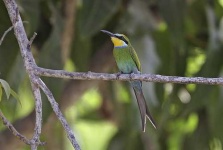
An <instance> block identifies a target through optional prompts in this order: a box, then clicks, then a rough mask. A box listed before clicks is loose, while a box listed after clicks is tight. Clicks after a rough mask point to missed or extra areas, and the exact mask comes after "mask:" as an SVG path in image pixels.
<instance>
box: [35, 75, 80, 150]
mask: <svg viewBox="0 0 223 150" xmlns="http://www.w3.org/2000/svg"><path fill="white" fill-rule="evenodd" d="M38 85H39V87H40V88H41V89H42V90H43V92H44V93H45V95H46V96H47V98H48V100H49V102H50V104H51V106H52V108H53V111H54V112H55V114H56V116H57V117H58V119H59V120H60V122H61V124H62V125H63V127H64V129H65V130H66V131H69V132H67V137H68V139H69V140H70V141H71V143H72V145H74V148H75V150H80V146H79V144H78V143H77V141H76V139H75V137H74V136H73V135H74V133H73V131H72V129H71V128H70V126H68V123H67V121H66V119H65V118H64V116H63V114H62V112H61V111H60V108H59V105H58V103H57V102H56V100H55V98H54V96H53V94H52V92H51V91H50V90H49V89H48V87H47V86H46V85H45V83H44V82H43V81H42V80H41V79H39V80H38Z"/></svg>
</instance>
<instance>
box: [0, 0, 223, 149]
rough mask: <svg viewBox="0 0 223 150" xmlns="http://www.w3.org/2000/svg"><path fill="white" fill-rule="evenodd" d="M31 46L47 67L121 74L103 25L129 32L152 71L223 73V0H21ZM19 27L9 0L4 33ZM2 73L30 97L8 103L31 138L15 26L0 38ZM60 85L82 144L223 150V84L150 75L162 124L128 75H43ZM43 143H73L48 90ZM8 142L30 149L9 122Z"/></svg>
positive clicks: (150, 97) (6, 108)
mask: <svg viewBox="0 0 223 150" xmlns="http://www.w3.org/2000/svg"><path fill="white" fill-rule="evenodd" d="M16 2H17V4H18V6H19V11H20V13H21V16H22V18H23V20H24V21H27V22H24V26H25V28H26V32H27V35H28V37H29V38H31V37H32V35H33V33H34V32H36V33H37V34H38V35H37V37H36V39H35V40H34V43H33V45H32V52H33V55H34V57H35V60H36V62H37V64H38V65H39V66H40V67H44V68H50V69H64V70H67V71H79V72H86V71H93V72H106V73H116V72H118V69H117V67H116V64H115V61H114V58H113V56H112V49H113V45H112V43H111V41H110V38H109V37H108V36H107V35H105V34H103V33H101V32H100V30H101V29H105V30H108V31H111V32H114V33H124V34H126V35H127V36H128V37H129V38H130V41H131V43H132V45H133V47H134V48H135V50H136V51H137V53H138V56H139V58H140V60H141V64H142V70H143V73H151V74H161V75H169V76H187V77H195V76H201V77H219V76H221V75H222V65H223V45H222V42H223V20H222V16H223V0H168V1H167V0H17V1H16ZM10 26H11V22H10V20H9V17H8V14H7V10H6V8H5V5H4V3H3V1H0V37H1V36H2V35H3V33H4V31H6V30H7V29H8V28H9V27H10ZM0 64H1V65H0V72H1V73H0V78H1V79H4V80H6V81H7V82H8V83H9V84H10V86H11V88H12V89H13V90H15V91H16V92H17V93H18V94H19V97H20V99H21V103H22V106H20V105H19V103H18V101H17V100H15V99H13V98H11V99H10V100H6V98H4V100H2V101H1V103H0V108H1V110H2V111H3V113H4V114H5V116H6V117H7V118H8V119H9V120H10V121H11V122H12V123H13V125H14V126H15V127H16V128H17V129H18V130H19V131H20V132H21V133H22V134H24V135H26V136H27V137H31V136H32V134H33V129H34V120H35V112H34V101H33V96H32V92H31V87H30V82H29V79H28V76H27V74H26V72H25V70H24V67H23V62H22V59H21V55H20V52H19V48H18V44H17V41H16V39H15V36H14V33H13V31H11V32H10V33H9V34H8V35H7V36H6V37H5V39H4V42H3V43H2V45H1V46H0ZM42 79H43V80H44V82H45V83H46V84H47V86H48V87H49V88H50V90H51V91H52V92H53V94H54V96H55V98H56V100H58V103H59V105H60V108H61V110H62V111H63V113H64V114H65V116H66V118H67V120H68V122H69V124H70V125H71V127H72V129H73V131H74V132H75V135H76V137H77V139H78V141H79V143H80V145H81V147H82V149H83V150H181V149H182V150H188V149H190V150H208V149H210V150H222V149H223V148H222V147H223V146H222V144H223V118H222V114H223V88H222V87H221V86H210V85H195V84H188V85H179V84H170V83H168V84H161V83H146V82H144V83H143V91H144V94H145V96H146V99H147V104H148V107H149V109H150V110H151V113H152V114H153V117H154V119H155V120H156V123H157V125H158V129H156V130H155V129H154V128H153V126H152V125H151V124H150V123H149V122H148V123H147V128H146V132H145V133H143V132H142V131H141V121H140V118H139V117H140V115H139V112H138V106H137V103H136V101H135V96H134V95H133V93H132V90H131V88H130V87H129V84H128V83H127V82H121V81H95V80H94V81H78V80H63V79H55V78H46V77H42ZM42 96H43V131H42V136H41V139H42V140H43V141H46V142H47V145H46V146H44V147H40V148H39V149H40V150H64V149H65V150H71V149H72V147H71V144H70V143H69V141H68V140H67V137H66V134H65V133H64V131H63V128H62V126H61V124H60V123H59V121H58V120H57V119H56V117H55V116H54V113H53V112H52V108H51V106H50V104H49V103H48V101H47V99H46V97H45V95H44V94H42ZM0 130H1V132H0V149H2V150H28V149H29V146H26V145H24V144H23V143H22V142H21V141H20V140H18V139H16V138H15V137H14V136H13V135H12V134H11V133H10V132H9V131H8V129H6V128H5V127H4V126H3V125H2V124H1V125H0Z"/></svg>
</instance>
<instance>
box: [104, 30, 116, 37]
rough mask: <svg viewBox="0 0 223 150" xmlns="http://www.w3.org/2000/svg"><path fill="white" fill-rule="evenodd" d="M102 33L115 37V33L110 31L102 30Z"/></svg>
mask: <svg viewBox="0 0 223 150" xmlns="http://www.w3.org/2000/svg"><path fill="white" fill-rule="evenodd" d="M101 32H103V33H105V34H107V35H109V36H110V37H114V36H115V35H114V34H113V33H111V32H109V31H106V30H101Z"/></svg>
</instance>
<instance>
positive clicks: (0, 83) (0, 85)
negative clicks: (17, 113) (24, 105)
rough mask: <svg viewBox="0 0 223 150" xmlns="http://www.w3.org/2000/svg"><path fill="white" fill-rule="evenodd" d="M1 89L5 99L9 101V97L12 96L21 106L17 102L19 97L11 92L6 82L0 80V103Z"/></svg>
mask: <svg viewBox="0 0 223 150" xmlns="http://www.w3.org/2000/svg"><path fill="white" fill-rule="evenodd" d="M2 89H4V91H5V94H6V98H7V99H9V96H10V95H12V96H13V97H14V98H15V99H16V100H17V101H18V102H19V103H20V105H21V102H20V100H19V96H18V95H17V93H16V92H15V91H13V90H12V89H11V88H10V86H9V84H8V82H6V81H5V80H3V79H0V101H1V100H2V93H3V92H2Z"/></svg>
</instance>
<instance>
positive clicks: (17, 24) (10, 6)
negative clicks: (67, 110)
mask: <svg viewBox="0 0 223 150" xmlns="http://www.w3.org/2000/svg"><path fill="white" fill-rule="evenodd" d="M3 1H4V3H5V6H6V8H7V10H8V13H9V17H10V20H11V22H12V24H13V26H14V32H15V36H16V38H17V41H18V44H19V47H20V52H21V55H22V58H23V61H24V66H25V69H26V72H27V73H28V74H29V78H30V81H31V85H32V90H33V94H34V98H35V100H36V123H35V130H37V131H35V133H34V136H33V139H32V143H30V144H31V148H32V149H33V150H36V149H37V147H38V145H37V143H38V142H39V135H40V133H41V125H40V124H41V121H42V103H41V97H40V93H39V88H36V86H37V87H41V88H45V90H47V92H46V93H45V94H46V96H47V97H48V100H49V101H50V103H51V105H52V107H53V110H54V111H55V113H56V114H57V115H59V118H58V119H59V120H60V121H61V123H62V125H63V127H64V129H65V130H66V132H67V135H68V138H69V140H70V141H71V143H72V145H73V147H74V148H75V149H76V150H80V146H79V145H78V143H77V141H76V139H75V137H74V133H73V132H72V130H71V128H70V127H69V125H68V123H67V121H66V120H65V118H64V117H63V115H62V113H61V111H60V110H59V107H58V104H57V103H56V101H55V99H54V97H53V96H52V93H51V91H50V90H49V89H48V88H47V87H46V86H45V84H44V83H43V82H37V81H41V80H40V79H39V77H38V76H36V75H35V74H34V72H33V68H34V67H35V66H36V64H35V61H34V58H33V55H32V53H31V51H30V49H29V48H30V46H31V43H32V42H33V41H32V39H34V38H35V34H34V37H33V38H32V39H31V40H30V41H29V40H28V38H27V35H26V32H25V29H24V26H23V24H22V19H21V17H20V14H19V11H18V7H17V4H16V2H15V0H3ZM39 84H40V85H39ZM47 94H49V95H47Z"/></svg>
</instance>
